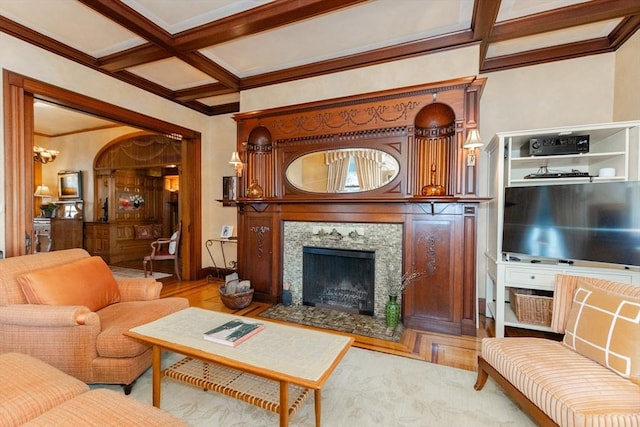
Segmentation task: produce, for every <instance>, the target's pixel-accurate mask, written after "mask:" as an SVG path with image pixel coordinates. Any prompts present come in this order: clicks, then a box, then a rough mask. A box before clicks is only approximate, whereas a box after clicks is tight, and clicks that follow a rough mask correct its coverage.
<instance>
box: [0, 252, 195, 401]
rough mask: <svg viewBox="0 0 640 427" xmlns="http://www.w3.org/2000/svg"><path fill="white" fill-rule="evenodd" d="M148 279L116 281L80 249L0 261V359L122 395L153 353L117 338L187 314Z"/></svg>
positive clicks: (182, 305) (183, 303)
mask: <svg viewBox="0 0 640 427" xmlns="http://www.w3.org/2000/svg"><path fill="white" fill-rule="evenodd" d="M161 289H162V284H161V283H160V282H156V281H155V279H153V278H140V279H138V278H119V277H114V276H113V274H112V273H111V270H110V269H109V268H108V266H107V265H106V264H105V263H104V261H103V260H102V259H101V258H100V257H97V256H94V257H92V256H90V255H89V253H88V252H86V251H85V250H84V249H67V250H62V251H53V252H47V253H40V254H35V255H25V256H19V257H13V258H7V259H2V260H0V353H7V352H18V353H24V354H29V355H32V356H34V357H36V358H38V359H41V360H43V361H45V362H47V363H49V364H50V365H52V366H54V367H56V368H58V369H60V370H62V371H64V372H66V373H67V374H69V375H72V376H74V377H75V378H78V379H79V380H81V381H84V382H85V383H88V384H93V383H104V384H122V385H123V386H125V393H126V394H128V393H129V392H130V391H131V387H132V386H133V383H134V381H135V380H136V379H137V378H138V377H139V376H140V375H141V374H142V373H143V372H144V371H145V370H146V369H147V368H148V367H149V366H151V348H150V346H149V345H147V344H143V343H141V342H139V341H136V340H134V339H132V338H129V337H127V336H125V335H124V334H123V332H125V331H127V330H129V329H131V328H133V327H135V326H139V325H142V324H144V323H148V322H151V321H153V320H156V319H158V318H160V317H162V316H165V315H167V314H170V313H173V312H176V311H178V310H181V309H183V308H186V307H188V305H189V303H188V300H186V299H184V298H162V299H161V298H160V290H161Z"/></svg>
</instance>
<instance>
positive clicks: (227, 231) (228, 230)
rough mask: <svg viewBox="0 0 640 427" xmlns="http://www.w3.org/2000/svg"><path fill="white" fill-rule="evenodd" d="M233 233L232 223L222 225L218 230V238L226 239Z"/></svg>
mask: <svg viewBox="0 0 640 427" xmlns="http://www.w3.org/2000/svg"><path fill="white" fill-rule="evenodd" d="M232 235H233V225H223V226H222V231H221V232H220V238H222V239H228V238H229V237H231V236H232Z"/></svg>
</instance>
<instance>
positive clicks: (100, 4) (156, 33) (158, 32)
mask: <svg viewBox="0 0 640 427" xmlns="http://www.w3.org/2000/svg"><path fill="white" fill-rule="evenodd" d="M78 1H79V2H80V3H82V4H84V5H85V6H88V7H90V8H91V9H93V10H95V11H96V12H98V13H100V14H101V15H104V16H106V17H107V18H109V19H111V20H112V21H114V22H116V23H118V24H119V25H122V26H123V27H124V28H126V29H127V30H129V31H131V32H132V33H134V34H137V35H138V36H140V37H142V38H143V39H145V40H147V41H149V42H151V43H153V44H155V45H157V46H159V47H161V48H162V49H165V50H169V51H170V50H172V49H173V47H172V45H173V37H172V35H171V34H169V33H168V32H167V31H165V30H164V29H163V28H162V27H160V26H159V25H156V24H155V23H154V22H153V21H151V20H150V19H147V18H145V17H144V16H142V15H140V14H139V13H138V12H136V11H135V10H133V9H131V8H130V7H129V6H127V5H126V4H124V3H122V2H120V1H113V0H78Z"/></svg>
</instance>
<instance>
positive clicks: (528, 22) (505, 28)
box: [489, 0, 640, 42]
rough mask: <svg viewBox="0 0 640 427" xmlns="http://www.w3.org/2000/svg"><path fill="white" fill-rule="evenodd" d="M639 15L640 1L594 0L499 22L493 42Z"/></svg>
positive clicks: (494, 30)
mask: <svg viewBox="0 0 640 427" xmlns="http://www.w3.org/2000/svg"><path fill="white" fill-rule="evenodd" d="M639 14H640V1H638V0H592V1H589V2H586V3H577V4H574V5H571V6H567V7H563V8H560V9H554V10H550V11H547V12H542V13H537V14H535V15H529V16H526V17H523V18H517V19H511V20H509V21H503V22H497V23H496V25H495V26H494V28H493V31H492V32H491V37H490V40H489V41H490V42H498V41H504V40H508V39H514V38H520V37H525V36H531V35H535V34H541V33H545V32H549V31H556V30H562V29H565V28H569V27H575V26H579V25H587V24H593V23H594V22H600V21H606V20H609V19H616V18H622V17H625V16H627V15H639Z"/></svg>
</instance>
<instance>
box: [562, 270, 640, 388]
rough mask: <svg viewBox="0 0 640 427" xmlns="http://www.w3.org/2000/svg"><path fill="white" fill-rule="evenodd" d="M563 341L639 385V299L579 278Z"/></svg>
mask: <svg viewBox="0 0 640 427" xmlns="http://www.w3.org/2000/svg"><path fill="white" fill-rule="evenodd" d="M564 344H565V345H566V346H568V347H569V348H571V349H573V350H575V351H576V352H578V353H580V354H582V355H583V356H586V357H588V358H589V359H592V360H594V361H596V362H598V363H600V364H601V365H603V366H605V367H607V368H609V369H611V370H612V371H614V372H616V373H617V374H618V375H620V376H622V377H624V378H629V379H630V380H631V381H633V382H635V383H637V384H640V298H635V297H631V296H628V295H622V294H620V293H617V292H615V291H612V290H603V289H601V288H598V287H597V286H594V285H592V284H589V283H587V282H586V281H582V280H580V281H578V286H577V287H576V290H575V293H574V297H573V305H572V307H571V313H570V314H569V320H568V322H567V328H566V330H565V336H564Z"/></svg>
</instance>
